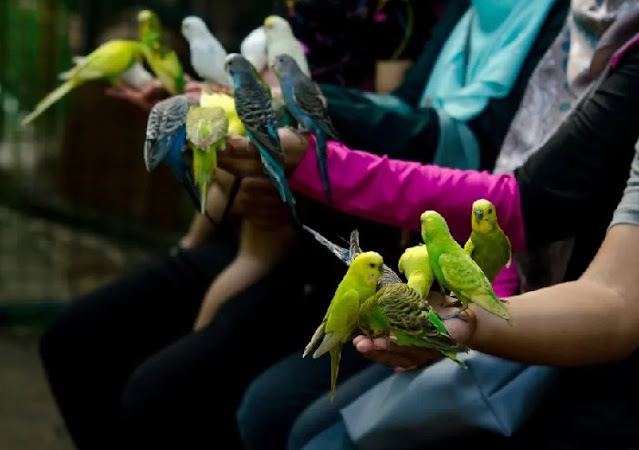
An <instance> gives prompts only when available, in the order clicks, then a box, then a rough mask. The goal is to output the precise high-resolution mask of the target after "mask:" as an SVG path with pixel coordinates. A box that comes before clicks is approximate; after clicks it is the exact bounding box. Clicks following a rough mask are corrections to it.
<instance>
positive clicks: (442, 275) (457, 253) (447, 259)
mask: <svg viewBox="0 0 639 450" xmlns="http://www.w3.org/2000/svg"><path fill="white" fill-rule="evenodd" d="M420 220H421V228H422V239H423V240H424V244H426V248H427V249H428V255H429V256H430V264H431V267H432V269H433V273H434V274H435V278H437V281H438V282H439V284H440V285H441V286H443V287H444V288H446V289H449V290H450V291H451V292H452V293H453V294H454V295H455V297H456V298H457V299H458V300H459V301H460V302H461V304H462V309H461V310H459V311H458V312H457V313H455V314H453V315H451V316H450V317H460V313H461V312H462V311H463V310H465V309H466V308H468V305H469V304H470V303H476V304H477V305H479V306H480V307H482V308H483V309H485V310H486V311H488V312H490V313H492V314H495V315H496V316H498V317H501V318H502V319H504V320H506V321H508V322H511V320H512V319H511V316H510V313H509V312H508V309H507V308H506V306H505V305H504V303H503V302H502V301H501V300H500V299H498V298H497V296H496V295H495V292H494V291H493V287H492V285H491V284H490V281H489V280H488V278H487V277H486V275H485V274H484V272H483V271H482V270H481V268H480V267H479V265H477V263H476V262H475V261H474V260H473V259H472V258H471V257H470V256H469V255H468V254H467V253H466V252H465V251H464V250H463V249H462V247H461V246H460V245H459V244H458V243H457V242H456V241H455V239H453V237H452V236H451V234H450V231H449V229H448V224H447V223H446V220H445V219H444V218H443V217H442V215H441V214H439V213H438V212H437V211H425V212H424V213H423V214H422V215H421V217H420ZM446 318H448V317H446Z"/></svg>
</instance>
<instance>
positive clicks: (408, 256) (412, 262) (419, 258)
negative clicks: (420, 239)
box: [397, 244, 430, 276]
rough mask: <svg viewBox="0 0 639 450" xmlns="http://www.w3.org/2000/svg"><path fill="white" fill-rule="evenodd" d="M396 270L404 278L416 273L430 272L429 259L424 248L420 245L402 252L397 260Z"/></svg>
mask: <svg viewBox="0 0 639 450" xmlns="http://www.w3.org/2000/svg"><path fill="white" fill-rule="evenodd" d="M397 269H398V270H399V273H403V274H405V275H406V276H409V275H410V274H411V273H415V272H417V271H420V272H421V271H428V270H430V258H429V257H428V250H427V249H426V246H425V245H423V244H420V245H415V246H414V247H409V248H407V249H406V250H404V253H403V254H402V256H401V257H400V258H399V262H398V265H397Z"/></svg>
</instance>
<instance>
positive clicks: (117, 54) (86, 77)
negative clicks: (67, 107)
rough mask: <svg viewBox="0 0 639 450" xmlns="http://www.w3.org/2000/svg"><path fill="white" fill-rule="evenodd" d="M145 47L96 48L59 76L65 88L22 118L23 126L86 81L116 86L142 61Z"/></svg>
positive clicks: (119, 42) (123, 42) (107, 45)
mask: <svg viewBox="0 0 639 450" xmlns="http://www.w3.org/2000/svg"><path fill="white" fill-rule="evenodd" d="M142 52H143V46H142V44H141V43H139V42H137V41H126V40H114V41H108V42H105V43H104V44H102V45H101V46H99V47H98V48H96V49H95V50H94V51H93V52H91V53H90V54H89V55H87V56H86V57H85V58H81V59H79V60H78V62H79V64H77V65H76V66H75V67H73V68H72V69H71V70H69V71H67V72H65V73H63V74H60V78H62V79H65V80H67V81H65V82H64V83H63V84H62V85H60V86H59V87H57V88H56V89H55V90H54V91H52V92H51V93H49V94H47V95H46V96H45V97H44V98H43V99H42V100H41V101H40V102H39V103H38V104H37V105H36V107H35V109H34V110H33V111H32V112H31V113H30V114H29V115H27V116H26V117H25V118H24V119H22V126H25V125H27V124H28V123H30V122H32V121H33V120H34V119H35V118H36V117H38V116H39V115H40V114H42V113H43V112H44V111H46V110H47V109H48V108H49V107H50V106H51V105H53V104H54V103H55V102H57V101H58V100H60V99H61V98H62V97H64V96H65V95H66V94H68V93H69V92H71V90H72V89H74V88H76V87H78V86H80V85H81V84H83V83H86V82H87V81H94V80H108V81H109V82H111V83H112V84H115V83H116V82H117V80H118V78H119V77H120V75H121V74H122V73H124V72H126V71H127V70H129V69H130V68H131V67H132V66H133V65H134V64H135V63H136V62H138V61H140V60H141V58H142Z"/></svg>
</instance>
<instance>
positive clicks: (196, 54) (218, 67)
mask: <svg viewBox="0 0 639 450" xmlns="http://www.w3.org/2000/svg"><path fill="white" fill-rule="evenodd" d="M182 35H184V37H185V38H186V40H187V41H189V50H190V52H191V65H192V66H193V69H194V70H195V72H197V74H198V76H199V77H200V78H202V79H204V80H206V81H213V82H215V83H217V84H220V85H222V86H227V87H231V85H232V83H231V79H230V77H229V74H228V73H227V71H226V70H225V65H224V64H225V61H226V57H227V52H226V50H225V49H224V47H223V46H222V44H221V43H220V41H218V40H217V38H216V37H215V36H213V34H211V32H210V31H209V29H208V27H207V26H206V24H205V23H204V21H203V20H202V19H201V18H199V17H197V16H188V17H185V18H184V20H183V21H182Z"/></svg>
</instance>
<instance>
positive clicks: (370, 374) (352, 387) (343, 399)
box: [287, 364, 393, 450]
mask: <svg viewBox="0 0 639 450" xmlns="http://www.w3.org/2000/svg"><path fill="white" fill-rule="evenodd" d="M392 374H393V369H392V368H391V367H387V366H384V365H382V364H373V365H371V366H370V367H368V368H367V369H364V370H362V371H360V372H359V373H357V374H355V375H353V376H352V377H350V378H349V379H348V380H346V381H345V382H344V383H343V384H342V385H341V386H340V388H339V389H338V391H337V393H336V396H335V402H334V403H331V402H330V400H329V396H328V395H327V394H324V395H322V396H321V397H320V398H319V399H317V400H316V401H314V402H313V403H312V404H311V405H310V406H309V407H308V408H306V409H305V410H304V411H303V412H302V413H301V414H300V415H299V416H298V418H297V419H296V420H295V423H294V424H293V428H292V430H291V433H290V435H289V438H288V447H287V448H288V450H299V449H301V448H306V447H305V445H306V444H307V443H308V442H310V441H311V440H313V438H314V437H315V436H316V435H318V434H319V433H321V432H322V431H323V430H325V429H327V428H328V427H330V426H331V424H333V423H335V422H338V421H339V422H341V419H342V418H341V415H340V413H339V411H340V409H342V408H343V407H345V406H346V405H348V404H349V403H351V402H352V401H354V400H355V399H356V398H358V397H360V396H361V395H362V394H364V392H366V391H368V390H369V389H370V388H371V387H372V386H374V385H376V384H377V383H379V382H380V381H382V380H384V379H385V378H387V377H388V376H390V375H392ZM324 448H336V447H331V446H328V447H324ZM338 448H340V449H341V448H342V447H338Z"/></svg>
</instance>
